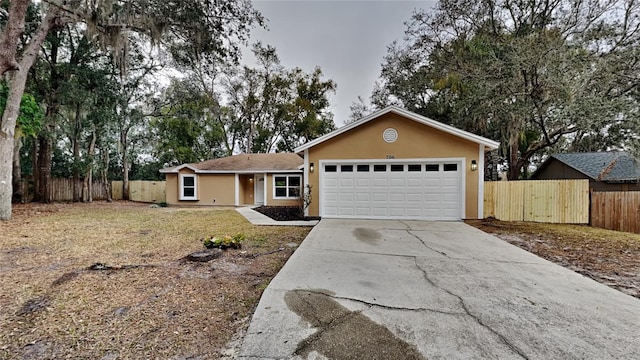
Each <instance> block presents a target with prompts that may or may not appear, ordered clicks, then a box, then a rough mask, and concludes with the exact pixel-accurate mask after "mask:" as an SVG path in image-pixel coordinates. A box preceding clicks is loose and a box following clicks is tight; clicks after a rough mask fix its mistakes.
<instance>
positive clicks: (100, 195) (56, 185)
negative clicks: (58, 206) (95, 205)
mask: <svg viewBox="0 0 640 360" xmlns="http://www.w3.org/2000/svg"><path fill="white" fill-rule="evenodd" d="M50 184H51V185H50V186H51V188H50V190H51V197H52V199H53V201H73V179H64V178H59V179H51V182H50ZM82 185H83V181H82V180H80V181H78V185H77V186H78V189H79V191H80V198H82ZM92 185H93V186H92V187H91V195H92V198H93V200H106V199H107V192H106V189H105V187H104V183H103V182H102V181H94V182H93V184H92Z"/></svg>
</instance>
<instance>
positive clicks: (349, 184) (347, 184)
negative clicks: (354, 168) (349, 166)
mask: <svg viewBox="0 0 640 360" xmlns="http://www.w3.org/2000/svg"><path fill="white" fill-rule="evenodd" d="M339 184H340V188H341V189H343V188H353V185H354V183H353V179H340V182H339Z"/></svg>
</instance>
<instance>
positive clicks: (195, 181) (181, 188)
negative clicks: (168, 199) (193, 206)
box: [178, 174, 198, 201]
mask: <svg viewBox="0 0 640 360" xmlns="http://www.w3.org/2000/svg"><path fill="white" fill-rule="evenodd" d="M185 178H193V186H188V187H187V188H193V196H185V195H184V189H185V185H184V179H185ZM178 191H179V193H178V200H185V201H193V200H195V201H197V200H198V175H196V174H180V176H179V181H178Z"/></svg>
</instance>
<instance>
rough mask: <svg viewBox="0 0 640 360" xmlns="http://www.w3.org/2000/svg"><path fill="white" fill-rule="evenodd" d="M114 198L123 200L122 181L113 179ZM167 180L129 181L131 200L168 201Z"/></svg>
mask: <svg viewBox="0 0 640 360" xmlns="http://www.w3.org/2000/svg"><path fill="white" fill-rule="evenodd" d="M111 189H112V194H111V196H112V197H113V200H122V199H123V196H122V181H112V182H111ZM166 199H167V195H166V182H165V181H143V180H132V181H129V200H131V201H138V202H149V203H161V202H165V201H167V200H166Z"/></svg>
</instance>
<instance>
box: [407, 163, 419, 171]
mask: <svg viewBox="0 0 640 360" xmlns="http://www.w3.org/2000/svg"><path fill="white" fill-rule="evenodd" d="M407 169H408V170H409V171H422V165H415V164H410V165H407Z"/></svg>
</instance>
